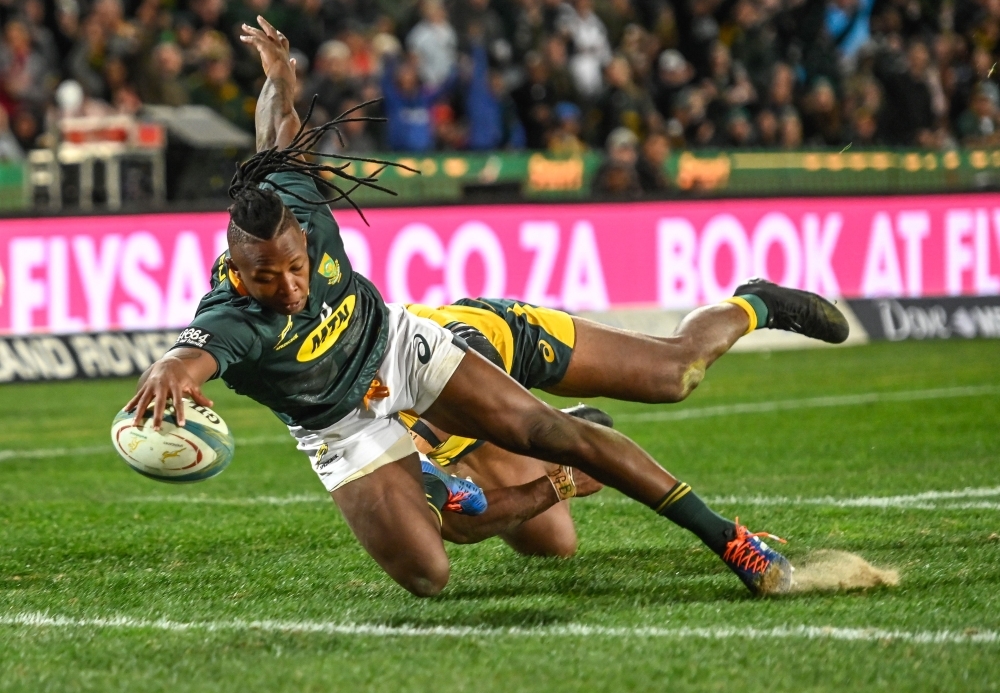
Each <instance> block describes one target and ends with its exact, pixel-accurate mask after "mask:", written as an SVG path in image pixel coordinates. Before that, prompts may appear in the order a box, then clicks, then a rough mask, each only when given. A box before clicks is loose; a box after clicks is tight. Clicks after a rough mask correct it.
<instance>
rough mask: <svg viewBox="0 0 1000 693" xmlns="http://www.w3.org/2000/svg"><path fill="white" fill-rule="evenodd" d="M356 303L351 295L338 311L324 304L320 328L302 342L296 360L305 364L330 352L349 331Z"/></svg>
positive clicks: (354, 297)
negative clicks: (345, 332) (346, 331)
mask: <svg viewBox="0 0 1000 693" xmlns="http://www.w3.org/2000/svg"><path fill="white" fill-rule="evenodd" d="M356 302H357V297H356V296H355V295H354V294H351V295H350V296H348V297H347V298H345V299H344V302H343V303H341V304H340V305H339V306H337V308H336V309H333V308H330V307H329V306H328V305H326V304H325V303H324V304H323V310H322V311H320V314H319V319H320V323H319V326H318V327H317V328H316V329H315V330H313V331H312V332H310V333H309V334H308V335H307V336H306V338H305V341H304V342H302V346H301V347H299V353H298V354H297V355H296V357H295V358H296V360H298V361H299V362H301V363H305V362H306V361H312V360H314V359H318V358H319V357H320V356H322V355H323V354H325V353H326V352H328V351H329V350H330V348H331V347H332V346H333V345H334V344H336V343H337V340H338V339H340V335H341V333H343V331H344V330H346V329H347V325H348V323H349V322H350V321H351V315H353V314H354V304H355V303H356Z"/></svg>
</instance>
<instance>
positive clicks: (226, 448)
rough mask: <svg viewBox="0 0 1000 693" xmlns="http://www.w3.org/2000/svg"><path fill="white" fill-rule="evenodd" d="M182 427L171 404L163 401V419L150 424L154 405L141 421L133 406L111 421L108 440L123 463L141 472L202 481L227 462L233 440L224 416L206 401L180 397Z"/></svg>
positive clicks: (175, 479) (152, 476)
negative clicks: (137, 421) (138, 423)
mask: <svg viewBox="0 0 1000 693" xmlns="http://www.w3.org/2000/svg"><path fill="white" fill-rule="evenodd" d="M182 401H183V403H184V418H185V425H184V426H183V427H181V426H178V425H177V414H176V412H175V410H174V406H173V404H170V405H168V406H167V409H166V411H165V412H164V415H163V425H162V426H160V430H159V431H154V430H153V415H152V412H153V408H152V405H150V408H149V409H148V410H147V412H146V416H145V417H144V418H143V420H142V425H141V426H136V425H135V421H134V420H135V412H132V413H129V412H127V411H125V410H124V409H123V410H122V411H120V412H118V415H117V416H116V417H115V420H114V423H112V424H111V441H112V443H114V446H115V450H117V451H118V454H119V455H121V456H122V459H123V460H125V463H126V464H127V465H128V466H130V467H131V468H132V469H134V470H135V471H137V472H139V473H140V474H142V475H143V476H148V477H149V478H150V479H156V480H157V481H165V482H167V483H172V484H183V483H188V482H192V481H202V480H203V479H208V478H209V477H213V476H215V475H216V474H218V473H220V472H221V471H222V470H223V469H225V468H226V467H227V466H229V463H230V461H232V459H233V453H234V452H235V450H236V442H235V441H234V440H233V435H232V433H230V432H229V427H228V426H227V425H226V422H225V421H223V420H222V417H221V416H219V415H218V414H216V413H215V412H214V411H212V410H211V409H209V408H208V407H203V406H202V405H200V404H195V403H194V402H193V401H191V400H190V399H187V398H184V399H183V400H182Z"/></svg>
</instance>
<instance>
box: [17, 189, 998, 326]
mask: <svg viewBox="0 0 1000 693" xmlns="http://www.w3.org/2000/svg"><path fill="white" fill-rule="evenodd" d="M352 215H353V212H349V211H338V212H337V213H336V216H337V218H338V220H339V221H340V222H341V223H343V224H344V226H343V227H342V229H343V230H342V240H343V243H344V249H345V251H346V253H347V255H348V257H349V258H350V260H351V262H352V265H353V266H354V268H355V269H356V270H357V271H359V272H360V273H362V274H364V275H366V276H367V277H369V278H370V279H371V280H372V281H373V282H374V283H375V285H376V286H377V287H378V288H379V290H380V291H381V292H382V294H383V296H385V298H386V299H387V300H389V301H397V302H421V303H426V304H431V305H437V304H442V303H446V302H450V301H453V300H455V299H458V298H461V297H463V296H466V295H497V296H502V297H506V298H512V299H515V300H519V301H528V302H531V303H538V304H541V305H547V306H552V307H557V308H565V309H567V310H571V311H584V310H603V309H605V308H609V307H618V306H662V307H666V308H688V307H693V306H696V305H701V304H705V303H711V302H714V301H718V300H720V299H722V298H725V297H726V296H728V295H730V294H731V293H732V291H733V290H734V289H735V287H736V286H737V285H739V284H740V283H741V282H743V281H744V280H746V279H747V278H749V277H751V276H762V277H766V278H769V279H771V280H772V281H778V282H781V283H784V284H787V285H789V286H795V287H799V288H804V289H807V290H810V291H817V292H819V293H822V294H824V295H828V296H845V297H861V296H893V297H895V296H930V295H945V294H948V295H959V294H973V293H981V294H997V293H1000V194H993V193H988V194H976V195H935V196H925V197H919V196H913V197H883V198H876V197H865V198H809V199H777V200H712V201H695V202H680V201H678V202H655V203H654V202H649V203H631V204H576V205H570V204H567V205H505V206H469V207H463V206H453V207H444V208H408V209H373V210H370V211H369V212H368V214H367V216H368V219H369V221H370V222H371V226H363V225H362V224H360V223H358V220H357V218H356V217H354V216H352ZM227 224H228V217H227V215H226V214H225V213H206V214H175V215H170V214H164V215H136V216H116V217H80V218H61V219H17V220H5V221H3V222H0V272H2V276H3V277H5V278H6V282H3V283H2V286H0V331H3V332H15V333H29V332H78V331H88V330H93V331H101V330H108V329H116V328H145V327H148V328H161V327H182V326H183V325H185V324H186V323H187V322H188V320H190V318H191V316H192V315H193V313H194V311H195V310H196V308H197V305H198V301H199V299H200V297H201V295H202V294H203V293H204V292H205V291H206V290H207V289H208V286H209V280H210V277H211V273H212V272H213V271H215V267H214V262H215V259H216V258H217V257H218V255H219V253H221V252H222V251H223V250H224V249H225V245H226V231H225V229H226V226H227ZM331 250H335V249H334V248H331Z"/></svg>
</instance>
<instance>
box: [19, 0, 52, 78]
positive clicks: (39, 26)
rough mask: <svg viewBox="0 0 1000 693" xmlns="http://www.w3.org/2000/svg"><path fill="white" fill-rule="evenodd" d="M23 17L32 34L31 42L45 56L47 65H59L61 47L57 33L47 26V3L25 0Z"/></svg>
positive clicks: (22, 8)
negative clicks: (58, 44) (57, 40)
mask: <svg viewBox="0 0 1000 693" xmlns="http://www.w3.org/2000/svg"><path fill="white" fill-rule="evenodd" d="M21 19H22V20H23V21H24V24H25V26H26V27H27V28H28V33H29V34H30V35H31V44H32V45H33V46H34V47H35V48H36V49H37V50H38V51H39V52H40V53H41V54H42V56H43V57H44V58H45V64H46V66H47V67H48V68H49V69H50V70H54V69H55V68H56V67H57V66H58V65H59V47H58V46H57V45H56V39H55V34H53V33H52V30H51V29H49V28H48V27H47V26H45V4H44V3H43V2H42V0H24V4H23V5H22V7H21Z"/></svg>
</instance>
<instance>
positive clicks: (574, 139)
mask: <svg viewBox="0 0 1000 693" xmlns="http://www.w3.org/2000/svg"><path fill="white" fill-rule="evenodd" d="M555 120H556V126H555V129H554V130H552V132H551V133H550V134H549V151H550V152H551V153H552V154H554V155H555V156H559V157H571V156H580V155H581V154H583V153H584V152H585V151H587V145H586V144H585V143H584V141H583V140H582V139H580V132H581V129H582V124H581V120H582V113H581V112H580V107H579V106H577V105H576V104H575V103H572V102H570V101H560V102H559V103H558V104H556V108H555Z"/></svg>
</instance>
